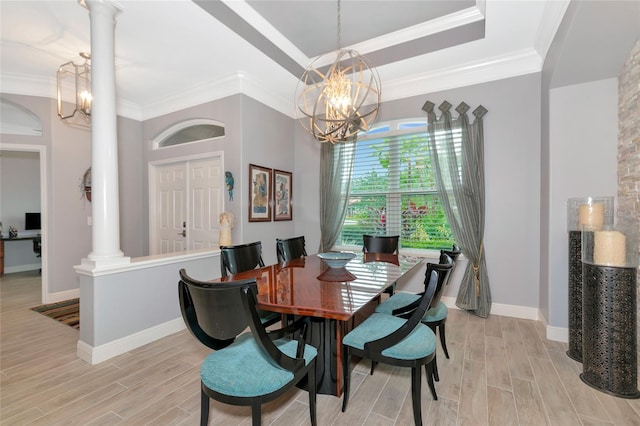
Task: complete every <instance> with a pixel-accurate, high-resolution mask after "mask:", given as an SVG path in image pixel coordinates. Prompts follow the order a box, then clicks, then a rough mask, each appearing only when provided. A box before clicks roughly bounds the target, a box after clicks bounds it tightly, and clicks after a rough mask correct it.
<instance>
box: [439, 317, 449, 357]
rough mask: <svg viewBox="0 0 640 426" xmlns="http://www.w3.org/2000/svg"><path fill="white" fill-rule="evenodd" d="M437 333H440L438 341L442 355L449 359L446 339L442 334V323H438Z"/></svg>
mask: <svg viewBox="0 0 640 426" xmlns="http://www.w3.org/2000/svg"><path fill="white" fill-rule="evenodd" d="M438 334H439V335H440V343H442V350H443V351H444V356H446V357H447V359H449V351H448V350H447V339H446V338H445V335H444V323H442V324H440V326H439V327H438Z"/></svg>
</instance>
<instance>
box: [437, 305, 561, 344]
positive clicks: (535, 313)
mask: <svg viewBox="0 0 640 426" xmlns="http://www.w3.org/2000/svg"><path fill="white" fill-rule="evenodd" d="M441 300H442V301H443V302H444V304H445V305H447V307H448V308H451V309H460V308H458V307H457V306H456V298H455V297H446V296H445V297H442V299H441ZM491 314H492V315H500V316H503V317H512V318H521V319H528V320H534V321H542V322H543V323H544V325H545V329H546V330H547V336H546V337H547V339H549V340H553V341H556V342H562V343H567V342H569V330H568V329H567V328H566V327H552V326H550V325H548V324H547V321H546V319H545V318H544V316H543V315H542V314H541V313H540V310H539V309H538V308H531V307H529V306H516V305H505V304H502V303H492V304H491Z"/></svg>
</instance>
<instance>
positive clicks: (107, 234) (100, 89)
mask: <svg viewBox="0 0 640 426" xmlns="http://www.w3.org/2000/svg"><path fill="white" fill-rule="evenodd" d="M80 3H81V4H82V5H84V6H86V7H87V9H89V18H90V22H91V91H92V95H93V103H92V107H91V108H92V109H91V123H92V124H91V126H92V129H91V178H92V182H91V183H92V187H91V196H92V200H91V206H92V215H93V247H92V251H91V253H89V256H88V258H87V259H83V260H82V264H83V265H84V266H87V267H93V268H101V267H106V266H109V265H114V264H121V263H129V262H130V258H128V257H125V256H124V254H123V252H122V251H121V250H120V216H119V215H120V208H119V193H118V139H117V117H116V79H115V49H114V40H115V17H116V15H117V14H118V13H119V12H120V10H119V9H118V8H117V7H116V6H115V5H114V4H113V3H112V2H110V1H108V0H86V1H83V0H80Z"/></svg>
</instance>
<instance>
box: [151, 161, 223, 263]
mask: <svg viewBox="0 0 640 426" xmlns="http://www.w3.org/2000/svg"><path fill="white" fill-rule="evenodd" d="M222 180H223V173H222V160H221V158H220V157H214V158H205V159H199V160H190V161H182V162H179V163H171V164H166V165H161V166H157V167H155V208H154V207H153V206H152V209H153V210H152V212H155V213H154V214H155V218H154V219H155V220H153V221H152V229H151V230H150V233H151V243H150V250H149V251H150V254H152V255H153V254H164V253H175V252H180V251H183V250H187V249H199V248H207V247H215V246H217V245H218V235H219V226H220V225H219V223H218V217H219V215H220V213H221V212H222V210H223V191H222V187H223V183H222ZM152 201H153V200H152ZM152 204H154V203H153V202H152Z"/></svg>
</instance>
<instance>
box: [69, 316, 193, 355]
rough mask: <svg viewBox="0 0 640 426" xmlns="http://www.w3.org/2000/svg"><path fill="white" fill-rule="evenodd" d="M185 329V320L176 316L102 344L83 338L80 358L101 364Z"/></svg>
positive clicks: (80, 342) (80, 345) (79, 345)
mask: <svg viewBox="0 0 640 426" xmlns="http://www.w3.org/2000/svg"><path fill="white" fill-rule="evenodd" d="M81 327H82V326H81ZM184 329H185V324H184V320H183V319H182V318H176V319H173V320H171V321H167V322H165V323H163V324H159V325H157V326H155V327H151V328H147V329H146V330H142V331H139V332H137V333H134V334H131V335H129V336H125V337H122V338H120V339H117V340H113V341H111V342H109V343H105V344H104V345H100V346H95V347H94V346H91V345H89V344H88V343H85V342H83V341H82V340H78V345H77V354H78V358H80V359H81V360H83V361H86V362H88V363H89V364H91V365H95V364H99V363H101V362H103V361H106V360H108V359H111V358H113V357H116V356H118V355H122V354H124V353H127V352H129V351H131V350H133V349H136V348H139V347H141V346H144V345H146V344H148V343H151V342H154V341H156V340H158V339H162V338H163V337H166V336H169V335H171V334H174V333H177V332H179V331H182V330H184Z"/></svg>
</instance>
